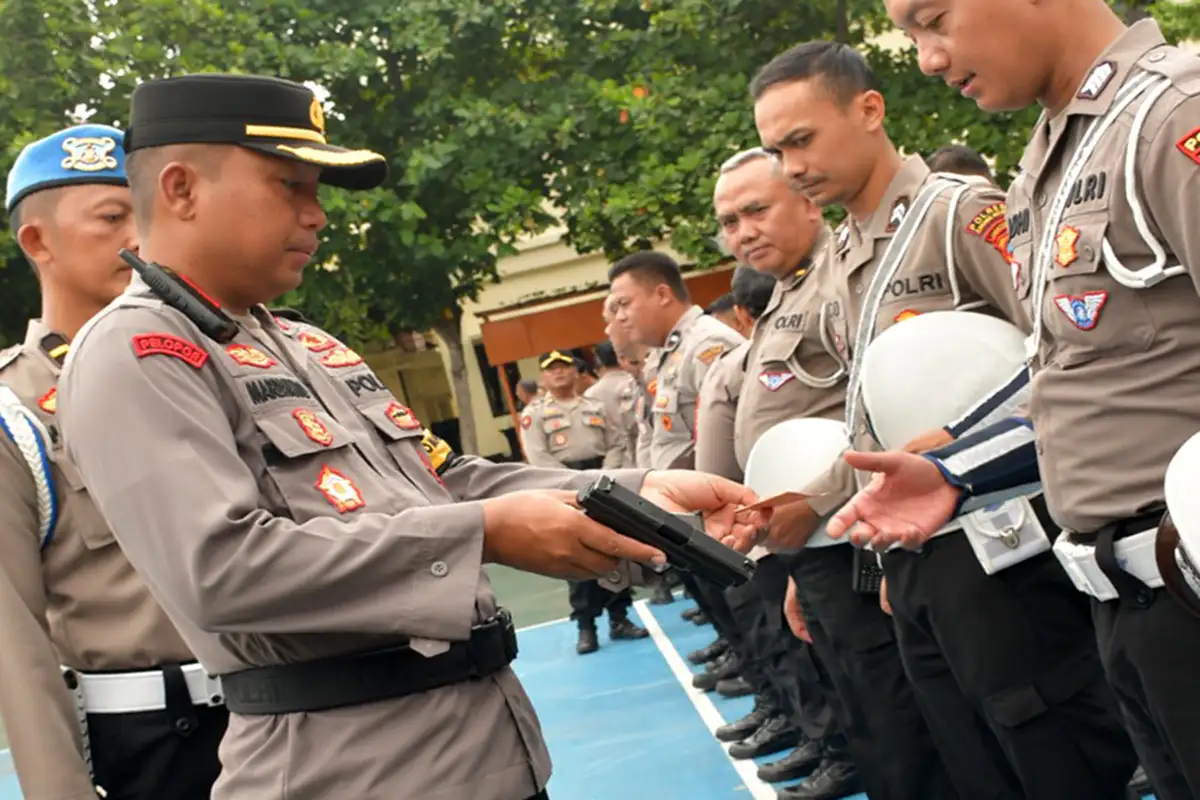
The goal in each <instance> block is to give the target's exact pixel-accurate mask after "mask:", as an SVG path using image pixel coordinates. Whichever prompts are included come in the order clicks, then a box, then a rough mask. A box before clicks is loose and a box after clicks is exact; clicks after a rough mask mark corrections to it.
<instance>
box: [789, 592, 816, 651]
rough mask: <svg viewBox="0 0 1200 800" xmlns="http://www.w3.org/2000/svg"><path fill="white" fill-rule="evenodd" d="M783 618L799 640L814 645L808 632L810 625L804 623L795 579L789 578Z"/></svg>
mask: <svg viewBox="0 0 1200 800" xmlns="http://www.w3.org/2000/svg"><path fill="white" fill-rule="evenodd" d="M783 616H784V619H786V620H787V624H788V627H789V628H791V629H792V634H793V635H794V636H795V637H796V638H797V639H799V640H800V641H802V642H808V643H809V644H812V634H810V633H809V632H808V623H807V622H805V621H804V610H803V609H802V608H800V599H799V598H798V597H797V596H796V579H795V578H791V577H789V578H788V585H787V594H786V595H785V596H784V598H783Z"/></svg>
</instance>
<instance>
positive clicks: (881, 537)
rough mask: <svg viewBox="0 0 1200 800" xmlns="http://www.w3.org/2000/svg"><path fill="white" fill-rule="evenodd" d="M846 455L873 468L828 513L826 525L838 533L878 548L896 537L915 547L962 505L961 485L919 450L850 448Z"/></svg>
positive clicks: (852, 462) (853, 462) (831, 532)
mask: <svg viewBox="0 0 1200 800" xmlns="http://www.w3.org/2000/svg"><path fill="white" fill-rule="evenodd" d="M846 461H847V462H849V463H850V465H851V466H852V467H854V468H855V469H861V470H869V471H871V472H874V473H875V474H874V475H873V476H872V478H871V482H870V483H869V484H867V486H865V487H864V488H863V489H862V490H861V491H859V492H858V493H857V494H856V495H854V497H853V498H851V499H850V502H848V503H846V505H844V506H842V508H841V509H840V510H839V511H838V512H837V513H836V514H834V515H833V518H832V519H830V521H829V525H828V526H827V527H826V531H827V533H828V534H829V535H830V536H833V537H835V538H836V537H840V536H843V535H845V534H846V533H847V532H849V534H850V539H851V541H852V542H854V543H855V544H857V545H866V544H870V545H871V546H872V548H873V549H875V550H880V549H883V548H886V547H889V546H891V545H892V544H894V543H896V542H899V543H900V544H901V546H903V547H907V548H910V549H915V548H918V547H920V546H921V545H922V544H923V543H924V542H925V541H927V540H928V539H929V537H930V536H932V535H933V534H934V533H935V532H937V530H938V529H939V528H941V527H942V526H943V525H945V524H946V523H947V522H948V521H949V520H950V517H951V515H953V514H954V509H955V507H956V506H957V505H958V499H959V495H960V493H961V490H960V489H957V488H955V487H954V486H951V485H950V484H949V483H947V482H946V479H945V478H944V477H943V476H942V473H941V471H940V470H939V469H938V468H937V467H936V466H935V465H934V464H933V462H931V461H929V460H928V459H926V458H922V457H921V456H917V455H913V454H911V453H859V452H851V453H847V454H846Z"/></svg>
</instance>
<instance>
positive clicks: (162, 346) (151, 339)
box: [133, 333, 208, 369]
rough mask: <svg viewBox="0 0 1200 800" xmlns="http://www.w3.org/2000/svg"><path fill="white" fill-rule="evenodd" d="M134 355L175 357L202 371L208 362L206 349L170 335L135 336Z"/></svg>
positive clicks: (142, 356) (148, 334) (140, 356)
mask: <svg viewBox="0 0 1200 800" xmlns="http://www.w3.org/2000/svg"><path fill="white" fill-rule="evenodd" d="M133 353H134V355H136V356H137V357H138V358H145V357H146V356H175V358H178V359H179V360H180V361H182V362H184V363H185V364H187V365H188V366H190V367H195V368H196V369H200V368H201V367H203V366H204V364H205V363H206V362H207V361H208V352H207V351H206V350H205V349H204V348H202V347H200V346H199V345H197V344H193V343H192V342H189V341H188V340H187V339H181V338H179V337H178V336H172V335H171V334H169V333H143V334H139V335H137V336H134V337H133Z"/></svg>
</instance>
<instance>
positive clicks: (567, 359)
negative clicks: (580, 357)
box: [538, 350, 575, 369]
mask: <svg viewBox="0 0 1200 800" xmlns="http://www.w3.org/2000/svg"><path fill="white" fill-rule="evenodd" d="M555 361H561V362H563V363H564V364H570V365H572V366H574V365H575V359H574V358H572V357H571V356H568V355H564V354H563V353H560V352H558V351H557V350H554V351H552V352H551V353H550V355H548V356H546V358H545V359H544V360H543V361H542V363H541V364H539V365H538V366H540V367H541V368H542V369H545V368H546V367H548V366H550V365H551V364H553V363H554V362H555Z"/></svg>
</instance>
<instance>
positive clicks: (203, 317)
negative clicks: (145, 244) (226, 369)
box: [119, 248, 238, 344]
mask: <svg viewBox="0 0 1200 800" xmlns="http://www.w3.org/2000/svg"><path fill="white" fill-rule="evenodd" d="M119 255H120V256H121V259H122V260H123V261H124V262H125V263H126V264H128V265H129V266H130V267H132V268H133V271H134V272H136V273H137V274H138V275H141V276H142V280H144V281H145V282H146V285H147V286H149V287H150V291H152V292H154V294H155V296H157V297H158V299H160V300H162V301H163V302H164V303H166V304H167V305H169V306H170V307H171V308H173V309H175V310H176V311H180V312H182V313H183V315H184V316H186V317H187V318H188V319H190V320H191V321H192V322H194V323H195V324H196V327H197V328H199V329H200V332H201V333H203V334H204V335H205V336H207V337H208V338H210V339H214V340H216V341H218V342H220V343H221V344H228V343H229V342H232V341H233V337H235V336H237V333H238V326H237V323H236V322H234V321H233V319H231V318H230V316H229V315H228V314H226V313H225V312H224V311H222V310H221V308H220V307H219V306H218V305H217V304H216V303H213V302H212V301H211V300H209V299H208V298H207V297H205V296H204V295H203V294H201V293H200V292H198V291H197V290H196V289H195V288H193V287H192V286H190V285H188V283H187V281H185V280H183V278H181V277H179V276H178V275H176V274H175V273H174V272H171V271H170V270H168V269H166V268H165V267H160V266H159V265H158V264H147V263H146V262H145V261H143V260H142V259H140V258H138V257H137V255H136V254H135V253H133V252H132V251H130V250H126V249H124V248H122V249H121V252H120V254H119Z"/></svg>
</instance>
